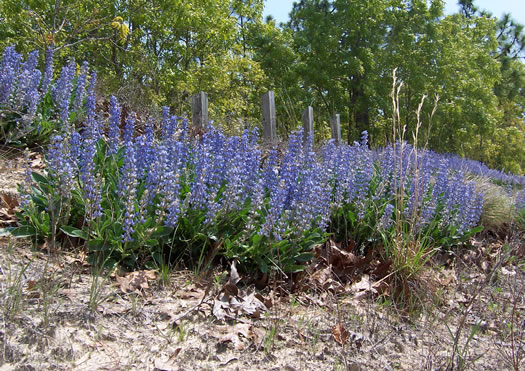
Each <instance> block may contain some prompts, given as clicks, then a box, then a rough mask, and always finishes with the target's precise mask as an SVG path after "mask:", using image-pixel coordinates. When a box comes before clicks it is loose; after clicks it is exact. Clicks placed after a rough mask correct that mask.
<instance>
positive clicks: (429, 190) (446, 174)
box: [375, 143, 483, 235]
mask: <svg viewBox="0 0 525 371" xmlns="http://www.w3.org/2000/svg"><path fill="white" fill-rule="evenodd" d="M375 157H376V159H377V161H378V162H379V164H380V170H379V174H380V179H381V181H382V183H383V184H389V185H390V186H389V188H390V189H389V190H388V191H386V192H385V193H384V194H383V195H382V197H384V198H386V199H389V198H393V197H394V195H400V194H401V195H403V197H401V199H398V200H397V201H398V205H397V207H400V206H402V207H403V210H402V211H403V216H404V217H405V218H406V220H410V221H411V222H413V223H414V227H415V228H416V230H421V229H422V228H424V227H425V226H427V225H428V224H429V223H430V222H431V221H432V220H433V219H434V218H435V217H439V218H440V223H441V227H442V228H446V227H447V226H448V225H452V226H454V227H455V228H456V230H457V232H458V233H459V234H460V235H461V234H463V233H464V232H466V231H467V230H469V229H471V228H473V227H474V226H476V225H477V223H479V220H480V217H481V212H482V208H483V195H482V194H481V193H479V192H477V191H476V188H475V183H473V182H468V181H467V180H466V176H465V172H464V171H462V170H461V168H460V167H458V166H454V161H455V159H452V158H451V157H450V156H446V155H441V154H438V153H435V152H433V151H427V150H422V149H419V150H417V149H415V148H413V147H412V146H410V145H408V144H406V143H396V144H395V145H394V146H389V147H386V148H383V149H381V150H379V151H378V152H377V153H376V155H375ZM399 202H401V203H402V204H401V205H399ZM438 211H439V212H440V215H436V213H437V212H438Z"/></svg>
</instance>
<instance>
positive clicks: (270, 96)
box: [261, 90, 277, 144]
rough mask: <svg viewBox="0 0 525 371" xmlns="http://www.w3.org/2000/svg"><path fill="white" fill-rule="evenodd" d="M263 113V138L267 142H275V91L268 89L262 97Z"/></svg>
mask: <svg viewBox="0 0 525 371" xmlns="http://www.w3.org/2000/svg"><path fill="white" fill-rule="evenodd" d="M261 104H262V114H263V120H262V124H263V139H264V142H265V143H267V144H274V143H275V142H276V140H277V133H276V129H275V128H276V121H277V116H276V115H275V94H274V92H273V91H271V90H270V91H268V93H266V94H264V95H263V96H262V97H261Z"/></svg>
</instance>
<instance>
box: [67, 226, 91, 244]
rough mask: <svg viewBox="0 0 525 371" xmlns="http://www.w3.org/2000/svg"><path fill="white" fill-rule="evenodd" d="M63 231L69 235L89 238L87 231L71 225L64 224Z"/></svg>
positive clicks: (84, 238)
mask: <svg viewBox="0 0 525 371" xmlns="http://www.w3.org/2000/svg"><path fill="white" fill-rule="evenodd" d="M60 230H61V231H62V232H64V233H65V234H66V235H68V236H69V237H75V238H82V239H83V240H87V239H88V235H87V233H86V232H85V231H83V230H82V229H78V228H75V227H72V226H69V225H66V226H63V227H61V228H60Z"/></svg>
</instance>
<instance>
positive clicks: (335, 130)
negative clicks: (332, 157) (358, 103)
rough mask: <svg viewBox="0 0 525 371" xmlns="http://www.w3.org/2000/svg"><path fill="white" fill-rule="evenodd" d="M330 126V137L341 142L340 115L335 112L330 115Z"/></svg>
mask: <svg viewBox="0 0 525 371" xmlns="http://www.w3.org/2000/svg"><path fill="white" fill-rule="evenodd" d="M330 128H331V129H332V139H335V141H336V143H337V144H339V143H341V115H339V114H338V113H335V114H333V115H332V117H330Z"/></svg>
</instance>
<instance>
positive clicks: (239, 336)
mask: <svg viewBox="0 0 525 371" xmlns="http://www.w3.org/2000/svg"><path fill="white" fill-rule="evenodd" d="M216 329H217V332H219V333H221V334H222V335H221V336H220V337H219V342H220V343H225V342H231V343H232V344H233V346H234V348H235V349H236V350H243V349H245V348H246V341H249V342H251V343H252V344H255V345H257V346H258V345H260V344H261V343H262V341H263V339H264V331H263V330H262V329H259V328H257V327H255V326H253V325H250V324H248V323H238V324H236V325H235V326H228V325H226V326H218V327H217V328H216Z"/></svg>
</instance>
